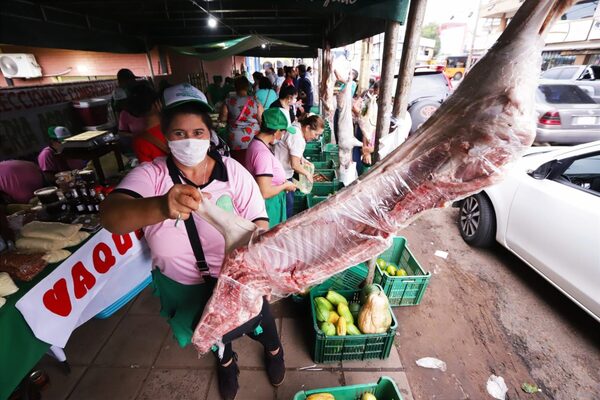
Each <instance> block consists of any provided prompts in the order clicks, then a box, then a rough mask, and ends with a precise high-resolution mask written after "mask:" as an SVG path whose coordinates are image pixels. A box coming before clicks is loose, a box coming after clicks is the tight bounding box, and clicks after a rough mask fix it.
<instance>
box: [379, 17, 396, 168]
mask: <svg viewBox="0 0 600 400" xmlns="http://www.w3.org/2000/svg"><path fill="white" fill-rule="evenodd" d="M399 31H400V23H399V22H396V21H387V22H386V26H385V39H384V42H383V57H382V62H383V67H382V68H381V82H380V84H379V98H378V99H377V103H378V110H377V127H376V130H375V138H376V139H375V152H374V153H373V157H374V160H373V162H377V161H379V157H378V153H379V140H380V139H381V138H382V137H384V136H387V134H388V133H389V131H390V115H391V112H392V104H391V101H390V100H391V98H392V93H393V90H394V64H395V61H396V46H397V44H398V32H399Z"/></svg>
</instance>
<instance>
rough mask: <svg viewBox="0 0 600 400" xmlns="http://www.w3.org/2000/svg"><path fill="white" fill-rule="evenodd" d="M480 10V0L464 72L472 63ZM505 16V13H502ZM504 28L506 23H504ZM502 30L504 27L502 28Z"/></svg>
mask: <svg viewBox="0 0 600 400" xmlns="http://www.w3.org/2000/svg"><path fill="white" fill-rule="evenodd" d="M480 12H481V0H479V3H478V4H477V14H476V15H477V16H476V17H475V30H474V31H473V38H472V39H471V48H470V49H469V54H468V56H467V63H466V65H465V74H466V73H467V72H468V71H469V69H470V68H471V64H473V49H474V48H475V40H476V39H477V29H479V13H480ZM504 15H505V16H506V14H504ZM503 19H504V23H505V24H506V17H504V18H503ZM504 28H505V29H506V25H504ZM502 30H504V29H502Z"/></svg>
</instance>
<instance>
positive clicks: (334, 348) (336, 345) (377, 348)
mask: <svg viewBox="0 0 600 400" xmlns="http://www.w3.org/2000/svg"><path fill="white" fill-rule="evenodd" d="M336 292H337V293H339V294H341V295H342V296H344V297H345V298H346V299H348V302H349V303H358V297H359V295H360V290H337V291H336ZM326 294H327V290H321V289H318V290H314V289H313V290H311V292H310V308H311V315H312V321H313V331H314V338H315V340H314V348H313V360H314V361H315V362H316V363H332V362H339V361H351V360H359V361H363V360H373V359H380V360H383V359H386V358H387V357H389V355H390V351H391V349H392V346H393V345H394V336H395V335H396V329H397V328H398V321H397V320H396V316H395V315H394V313H393V312H392V309H391V307H390V313H391V314H392V326H391V327H390V329H388V331H387V332H386V333H369V334H363V335H355V336H350V335H349V336H325V334H324V333H323V332H322V331H321V329H319V326H318V322H317V318H316V317H315V302H314V298H315V297H318V296H325V295H326Z"/></svg>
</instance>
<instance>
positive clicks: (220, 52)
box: [171, 35, 316, 61]
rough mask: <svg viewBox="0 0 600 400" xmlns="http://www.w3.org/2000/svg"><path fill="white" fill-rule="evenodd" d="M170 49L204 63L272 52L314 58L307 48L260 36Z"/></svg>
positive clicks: (314, 55)
mask: <svg viewBox="0 0 600 400" xmlns="http://www.w3.org/2000/svg"><path fill="white" fill-rule="evenodd" d="M263 46H264V48H263ZM171 48H172V49H173V50H175V51H177V52H178V53H180V54H184V55H187V56H196V57H198V58H200V59H202V60H205V61H214V60H219V59H221V58H225V57H231V56H236V55H256V56H263V57H264V56H272V54H273V52H277V53H279V54H283V53H286V52H287V53H289V56H290V57H299V56H298V54H299V53H304V54H306V55H305V56H300V57H316V54H314V51H313V50H312V49H311V48H309V46H306V45H302V44H296V43H291V42H286V41H284V40H278V39H273V38H269V37H266V36H260V35H249V36H244V37H241V38H238V39H231V40H225V41H220V42H212V43H204V44H199V45H196V46H186V47H171ZM280 57H281V56H280Z"/></svg>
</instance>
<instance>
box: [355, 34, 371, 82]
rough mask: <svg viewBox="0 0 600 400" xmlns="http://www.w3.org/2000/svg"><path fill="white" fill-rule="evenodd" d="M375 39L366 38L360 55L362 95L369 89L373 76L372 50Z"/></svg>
mask: <svg viewBox="0 0 600 400" xmlns="http://www.w3.org/2000/svg"><path fill="white" fill-rule="evenodd" d="M372 43H373V39H372V38H370V37H369V38H366V39H363V40H362V43H361V44H362V48H361V53H360V73H359V78H358V79H359V85H358V87H359V89H360V92H359V93H362V92H363V91H364V90H367V89H368V88H369V77H370V75H371V65H370V64H371V49H372V47H373V44H372Z"/></svg>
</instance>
